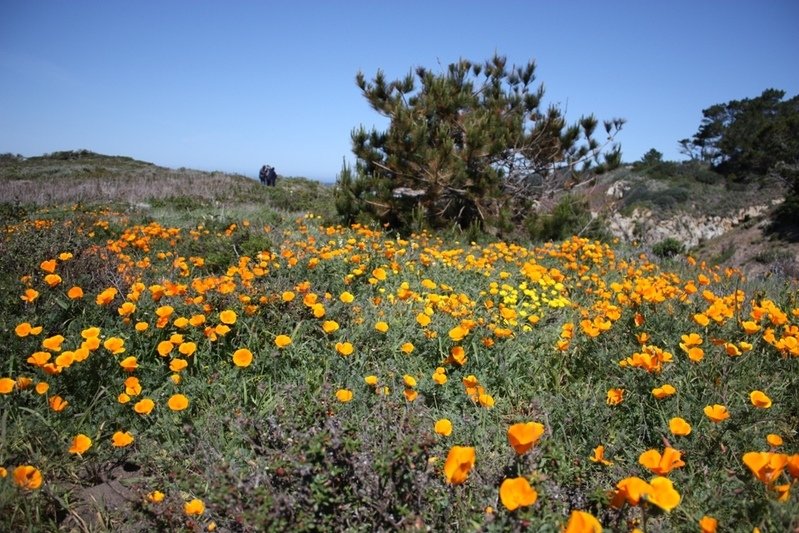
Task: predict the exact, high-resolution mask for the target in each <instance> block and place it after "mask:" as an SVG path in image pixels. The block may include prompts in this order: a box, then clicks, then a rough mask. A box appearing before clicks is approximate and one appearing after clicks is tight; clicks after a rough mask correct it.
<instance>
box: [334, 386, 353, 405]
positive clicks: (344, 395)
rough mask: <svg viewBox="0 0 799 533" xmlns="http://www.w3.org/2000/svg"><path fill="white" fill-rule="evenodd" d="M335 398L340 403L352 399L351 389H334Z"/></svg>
mask: <svg viewBox="0 0 799 533" xmlns="http://www.w3.org/2000/svg"><path fill="white" fill-rule="evenodd" d="M336 399H337V400H338V401H340V402H341V403H347V402H349V401H351V400H352V391H351V390H350V389H339V390H337V391H336Z"/></svg>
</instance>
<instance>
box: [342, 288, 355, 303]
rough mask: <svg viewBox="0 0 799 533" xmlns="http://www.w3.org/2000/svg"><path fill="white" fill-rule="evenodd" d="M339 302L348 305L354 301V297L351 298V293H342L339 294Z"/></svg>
mask: <svg viewBox="0 0 799 533" xmlns="http://www.w3.org/2000/svg"><path fill="white" fill-rule="evenodd" d="M339 300H341V301H342V302H344V303H345V304H349V303H352V302H353V301H354V300H355V296H353V295H352V294H351V293H349V292H347V291H344V292H342V293H341V296H339Z"/></svg>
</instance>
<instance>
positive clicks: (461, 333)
mask: <svg viewBox="0 0 799 533" xmlns="http://www.w3.org/2000/svg"><path fill="white" fill-rule="evenodd" d="M468 334H469V330H468V329H466V328H464V327H462V326H455V327H454V328H452V329H451V330H449V338H450V339H452V340H453V341H455V342H460V341H462V340H463V339H464V337H466V335H468Z"/></svg>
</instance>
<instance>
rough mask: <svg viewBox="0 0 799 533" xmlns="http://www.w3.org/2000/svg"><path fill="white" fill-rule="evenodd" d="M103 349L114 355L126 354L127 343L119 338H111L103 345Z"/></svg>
mask: <svg viewBox="0 0 799 533" xmlns="http://www.w3.org/2000/svg"><path fill="white" fill-rule="evenodd" d="M103 348H105V349H106V350H108V351H109V352H111V353H112V354H114V355H119V354H121V353H125V341H124V340H123V339H120V338H119V337H109V338H108V339H106V340H105V342H104V343H103Z"/></svg>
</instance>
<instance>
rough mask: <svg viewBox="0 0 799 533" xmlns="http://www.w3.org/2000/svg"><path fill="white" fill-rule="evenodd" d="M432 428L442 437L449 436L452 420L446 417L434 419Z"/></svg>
mask: <svg viewBox="0 0 799 533" xmlns="http://www.w3.org/2000/svg"><path fill="white" fill-rule="evenodd" d="M433 430H434V431H435V432H436V433H438V434H439V435H442V436H444V437H449V436H450V435H451V434H452V422H450V421H449V419H447V418H441V419H439V420H436V424H435V426H434V427H433Z"/></svg>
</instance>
